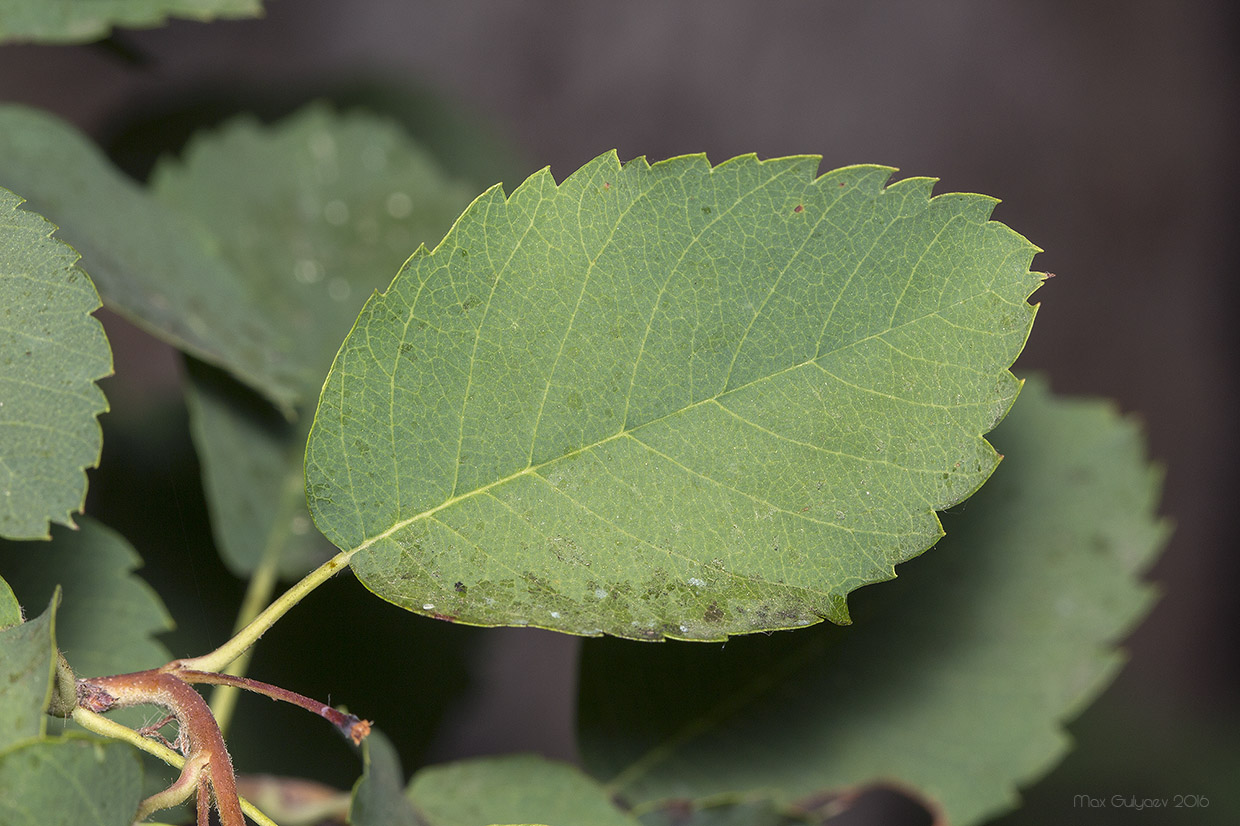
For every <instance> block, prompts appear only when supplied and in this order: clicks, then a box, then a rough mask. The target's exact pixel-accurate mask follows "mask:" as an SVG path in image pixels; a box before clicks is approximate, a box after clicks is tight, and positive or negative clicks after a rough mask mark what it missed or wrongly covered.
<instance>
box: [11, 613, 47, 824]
mask: <svg viewBox="0 0 1240 826" xmlns="http://www.w3.org/2000/svg"><path fill="white" fill-rule="evenodd" d="M59 600H60V595H59V594H55V595H53V596H52V601H51V604H49V605H48V606H47V610H46V611H44V612H43V613H42V614H40V615H39V616H37V617H35V618H34V619H32V620H30V621H29V622H24V623H22V624H20V625H14V626H12V627H10V628H6V629H4V630H3V631H0V751H3V750H4V749H7V748H9V747H10V746H12V745H13V744H15V743H20V742H21V741H23V740H29V739H31V738H34V737H39V736H41V735H42V734H43V732H44V730H45V729H46V727H47V715H45V714H44V713H43V709H45V708H46V707H47V701H48V699H49V698H50V697H51V696H52V674H53V672H54V671H55V667H56V641H55V636H54V631H53V629H54V625H55V616H56V604H57V603H58V602H59ZM3 799H4V796H3V795H0V800H3ZM0 822H4V821H0Z"/></svg>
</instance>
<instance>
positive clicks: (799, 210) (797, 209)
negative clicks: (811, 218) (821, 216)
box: [792, 204, 805, 212]
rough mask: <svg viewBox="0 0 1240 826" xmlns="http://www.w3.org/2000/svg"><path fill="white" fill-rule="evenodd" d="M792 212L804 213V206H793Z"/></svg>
mask: <svg viewBox="0 0 1240 826" xmlns="http://www.w3.org/2000/svg"><path fill="white" fill-rule="evenodd" d="M792 211H793V212H804V211H805V204H797V205H796V206H794V207H793V208H792Z"/></svg>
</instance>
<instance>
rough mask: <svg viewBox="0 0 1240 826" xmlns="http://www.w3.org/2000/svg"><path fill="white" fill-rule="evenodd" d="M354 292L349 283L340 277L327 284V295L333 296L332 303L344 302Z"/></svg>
mask: <svg viewBox="0 0 1240 826" xmlns="http://www.w3.org/2000/svg"><path fill="white" fill-rule="evenodd" d="M352 291H353V288H352V287H351V286H350V285H349V282H348V281H346V280H345V279H343V278H341V277H340V276H336V277H335V278H333V279H332V280H331V281H328V282H327V294H328V295H329V296H331V298H332V301H344V300H346V299H347V298H348V297H349V293H351V292H352Z"/></svg>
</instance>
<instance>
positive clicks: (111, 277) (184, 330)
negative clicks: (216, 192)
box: [0, 105, 311, 411]
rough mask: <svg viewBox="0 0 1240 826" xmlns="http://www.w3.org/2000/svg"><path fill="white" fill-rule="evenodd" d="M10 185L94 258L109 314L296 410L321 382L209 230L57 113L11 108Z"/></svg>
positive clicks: (3, 121)
mask: <svg viewBox="0 0 1240 826" xmlns="http://www.w3.org/2000/svg"><path fill="white" fill-rule="evenodd" d="M0 158H4V166H3V168H0V186H7V187H9V188H11V189H13V190H15V191H18V192H21V193H23V194H24V195H25V196H26V197H27V198H29V199H30V203H31V204H32V205H34V206H35V207H36V208H38V209H39V210H40V211H41V212H42V214H44V215H46V216H47V217H48V218H49V219H50V220H52V221H55V222H56V223H57V225H58V226H60V228H61V229H60V232H59V233H58V234H59V236H60V237H61V238H63V239H65V240H66V241H67V242H69V243H71V244H72V245H73V246H74V248H76V249H77V250H78V251H79V252H80V253H81V254H82V256H83V258H84V259H85V261H86V262H87V265H88V267H89V269H90V273H91V277H92V278H93V279H94V281H95V285H96V286H97V287H98V288H99V294H100V295H101V296H102V297H103V300H104V303H105V304H106V305H107V307H108V309H110V310H113V311H115V312H117V313H119V314H121V315H123V316H125V317H126V318H128V319H129V320H130V321H133V322H134V323H135V324H138V325H139V326H141V327H142V328H144V329H146V330H147V331H148V332H151V333H152V334H154V335H156V336H159V337H160V338H162V339H164V340H165V341H168V342H169V343H171V344H173V345H175V346H177V347H179V348H181V349H182V350H185V351H186V352H188V353H190V354H192V355H194V356H196V357H198V358H201V359H203V360H204V361H208V362H210V363H212V364H217V365H219V366H221V367H223V368H225V369H227V370H228V371H229V372H231V373H233V374H234V375H236V376H237V377H238V378H239V379H241V380H242V381H244V382H245V383H247V384H249V385H250V386H251V387H254V388H255V389H257V390H258V391H259V392H260V393H262V394H264V395H265V396H266V397H267V398H269V399H271V400H272V401H274V402H275V403H276V404H277V405H278V406H280V407H281V408H282V409H284V410H286V411H289V410H291V408H292V406H293V405H294V404H296V403H297V402H298V401H300V400H301V399H302V390H301V388H303V387H305V385H306V382H308V381H311V377H309V376H306V375H304V374H300V373H299V372H298V371H299V370H300V369H302V367H301V362H300V360H299V359H298V358H297V357H296V355H295V354H296V353H297V352H298V351H299V349H300V347H301V343H300V342H298V341H296V340H295V339H293V338H291V337H288V336H283V337H281V335H280V333H281V331H280V330H279V329H278V328H277V327H276V326H275V325H273V324H271V323H270V320H269V319H268V317H267V314H266V313H265V311H264V308H263V306H262V304H261V303H260V302H259V301H258V299H257V297H256V295H255V294H254V288H253V286H252V285H251V284H249V283H248V282H247V281H246V279H245V278H243V277H242V276H241V275H240V274H239V273H238V272H237V271H236V270H235V269H233V268H232V267H231V266H229V265H228V263H226V262H225V261H224V260H223V259H222V258H221V257H220V255H219V250H218V248H217V247H218V242H217V241H216V240H215V239H213V238H212V237H211V236H210V235H209V234H208V233H207V232H206V231H205V229H204V228H203V227H201V226H200V225H198V224H196V223H194V222H193V221H192V220H190V219H188V218H187V217H185V216H183V215H180V214H178V213H177V212H176V211H174V210H172V209H169V207H168V205H167V204H163V203H160V202H158V201H156V200H155V199H154V198H152V197H151V196H150V195H149V194H148V193H147V192H146V191H145V190H143V189H142V188H141V187H139V186H138V185H137V184H135V183H134V182H133V181H131V180H129V179H128V178H126V177H125V176H124V175H122V174H121V173H120V172H119V171H117V170H116V168H115V167H113V166H112V165H111V164H110V163H109V162H108V160H107V159H106V158H105V157H104V156H103V154H102V153H101V152H99V150H98V149H97V148H96V147H95V146H94V145H93V144H92V143H90V141H89V140H88V139H87V138H86V137H85V136H83V135H82V134H81V133H79V132H77V131H76V130H75V129H73V128H72V127H70V126H69V125H68V124H66V123H63V122H62V121H59V120H57V119H56V118H54V117H52V116H50V115H47V114H44V113H42V112H38V111H35V110H33V109H27V108H25V107H21V106H14V105H7V106H0Z"/></svg>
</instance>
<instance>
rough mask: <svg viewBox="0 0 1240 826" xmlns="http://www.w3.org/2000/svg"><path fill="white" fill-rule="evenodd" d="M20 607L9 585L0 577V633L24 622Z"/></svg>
mask: <svg viewBox="0 0 1240 826" xmlns="http://www.w3.org/2000/svg"><path fill="white" fill-rule="evenodd" d="M24 619H25V617H23V616H22V606H21V604H20V603H18V601H17V595H16V594H14V593H13V589H12V588H10V587H9V584H8V583H7V582H5V581H4V579H3V578H2V577H0V631H3V630H4V629H5V628H9V627H10V626H13V625H17V624H18V623H19V622H21V621H22V620H24Z"/></svg>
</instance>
